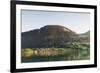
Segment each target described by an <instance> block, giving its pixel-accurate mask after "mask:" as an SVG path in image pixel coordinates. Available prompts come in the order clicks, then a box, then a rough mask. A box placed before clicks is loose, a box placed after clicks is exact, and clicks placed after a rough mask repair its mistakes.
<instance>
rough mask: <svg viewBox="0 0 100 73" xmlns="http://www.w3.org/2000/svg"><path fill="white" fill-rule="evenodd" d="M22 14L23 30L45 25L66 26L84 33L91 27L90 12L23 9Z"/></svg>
mask: <svg viewBox="0 0 100 73" xmlns="http://www.w3.org/2000/svg"><path fill="white" fill-rule="evenodd" d="M21 16H22V17H21V18H22V32H26V31H30V30H33V29H39V28H41V27H43V26H45V25H61V26H65V27H67V28H69V29H71V30H73V31H74V32H76V33H84V32H87V31H88V30H89V29H90V14H89V13H76V12H60V11H57V12H55V11H36V10H22V12H21Z"/></svg>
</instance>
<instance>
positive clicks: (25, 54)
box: [21, 43, 90, 63]
mask: <svg viewBox="0 0 100 73" xmlns="http://www.w3.org/2000/svg"><path fill="white" fill-rule="evenodd" d="M21 59H22V60H21V61H22V62H24V63H26V62H46V61H71V60H87V59H90V46H89V43H71V44H66V46H65V47H63V48H54V47H50V48H22V49H21Z"/></svg>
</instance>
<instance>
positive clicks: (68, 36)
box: [21, 25, 85, 48]
mask: <svg viewBox="0 0 100 73" xmlns="http://www.w3.org/2000/svg"><path fill="white" fill-rule="evenodd" d="M84 35H85V34H84ZM79 36H83V34H81V35H79V34H76V33H75V32H74V31H72V30H70V29H68V28H66V27H64V26H60V25H46V26H44V27H42V28H40V29H35V30H31V31H27V32H22V33H21V47H22V48H39V47H40V48H41V47H42V48H43V47H62V45H63V44H64V43H67V42H72V41H79V40H80V39H79ZM80 38H83V37H80Z"/></svg>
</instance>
